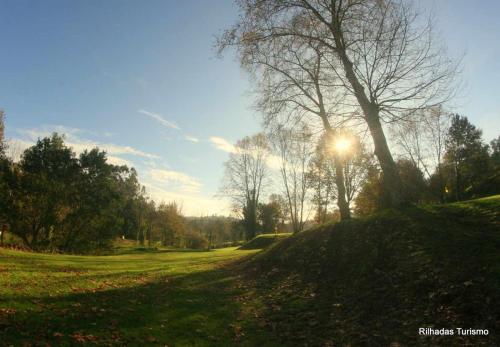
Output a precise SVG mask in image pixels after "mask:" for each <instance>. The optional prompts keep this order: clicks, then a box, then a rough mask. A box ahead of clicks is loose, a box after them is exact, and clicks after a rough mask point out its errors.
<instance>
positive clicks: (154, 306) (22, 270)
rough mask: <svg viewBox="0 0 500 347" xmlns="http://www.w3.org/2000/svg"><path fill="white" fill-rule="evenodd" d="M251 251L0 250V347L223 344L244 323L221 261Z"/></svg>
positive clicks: (256, 338)
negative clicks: (98, 252)
mask: <svg viewBox="0 0 500 347" xmlns="http://www.w3.org/2000/svg"><path fill="white" fill-rule="evenodd" d="M121 251H122V252H125V250H123V249H122V250H121ZM252 253H253V252H252V251H238V250H235V249H234V248H233V249H223V250H217V251H211V252H174V251H158V252H148V253H137V251H135V252H133V253H131V254H121V255H116V256H69V255H49V254H37V253H25V252H19V251H10V250H0V346H1V345H9V344H12V345H15V346H19V345H23V343H24V342H30V341H31V342H37V344H36V345H44V346H45V343H50V344H52V345H67V346H73V345H75V344H77V343H83V344H93V343H98V344H99V345H124V344H127V345H132V346H144V345H161V346H163V345H166V344H168V345H169V346H173V345H175V346H206V345H211V346H226V345H228V346H229V345H234V344H235V343H236V342H238V341H242V342H244V343H245V342H246V344H247V345H250V346H251V345H254V344H262V343H263V342H265V341H267V340H268V338H267V337H266V336H265V335H261V334H253V336H251V338H250V339H249V338H247V337H246V336H243V330H244V329H247V328H248V329H250V328H251V327H250V325H251V322H250V321H247V320H246V319H244V318H243V317H246V315H245V307H244V305H243V303H241V302H239V301H238V300H235V298H236V297H237V296H238V295H239V290H238V289H237V288H236V287H235V285H234V283H235V279H236V278H235V277H234V276H233V274H232V273H230V272H228V271H227V270H226V269H224V268H223V267H222V265H223V264H226V263H228V262H232V261H235V260H237V259H241V258H242V257H244V256H246V255H249V254H252Z"/></svg>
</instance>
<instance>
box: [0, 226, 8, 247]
mask: <svg viewBox="0 0 500 347" xmlns="http://www.w3.org/2000/svg"><path fill="white" fill-rule="evenodd" d="M6 232H7V225H6V224H2V233H1V235H0V246H3V238H4V236H5V233H6Z"/></svg>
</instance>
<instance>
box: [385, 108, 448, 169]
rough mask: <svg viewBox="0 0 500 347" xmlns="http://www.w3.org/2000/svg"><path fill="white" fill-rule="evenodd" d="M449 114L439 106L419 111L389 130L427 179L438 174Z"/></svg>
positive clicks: (404, 152) (443, 150)
mask: <svg viewBox="0 0 500 347" xmlns="http://www.w3.org/2000/svg"><path fill="white" fill-rule="evenodd" d="M449 126H450V114H449V113H448V112H446V111H445V110H444V109H443V107H442V106H441V105H439V106H435V107H430V108H428V109H422V110H419V111H418V112H417V113H416V114H415V115H414V116H413V117H412V118H408V119H405V120H404V121H401V122H398V123H397V124H395V125H394V126H393V127H392V134H393V138H394V141H395V144H396V145H397V146H398V147H399V148H400V149H401V150H402V152H403V155H404V156H405V157H407V158H408V159H409V160H411V161H412V162H413V164H414V165H415V167H417V168H418V169H419V170H422V171H423V172H424V173H425V174H426V176H427V178H430V177H431V176H432V174H433V171H435V172H436V173H438V174H439V171H440V168H441V164H442V161H443V156H444V152H445V139H446V134H447V132H448V128H449Z"/></svg>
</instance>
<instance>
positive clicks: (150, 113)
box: [137, 110, 181, 130]
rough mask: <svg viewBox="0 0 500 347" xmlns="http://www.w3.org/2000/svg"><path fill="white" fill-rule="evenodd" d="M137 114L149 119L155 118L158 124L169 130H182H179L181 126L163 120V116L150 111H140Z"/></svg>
mask: <svg viewBox="0 0 500 347" xmlns="http://www.w3.org/2000/svg"><path fill="white" fill-rule="evenodd" d="M137 112H139V113H141V114H143V115H146V116H148V117H151V118H153V119H154V120H155V121H157V122H158V123H160V124H161V125H163V126H165V127H167V128H171V129H176V130H180V129H181V128H179V126H178V125H177V124H175V123H174V122H171V121H168V120H166V119H165V118H163V117H162V116H161V115H159V114H157V113H153V112H149V111H146V110H138V111H137Z"/></svg>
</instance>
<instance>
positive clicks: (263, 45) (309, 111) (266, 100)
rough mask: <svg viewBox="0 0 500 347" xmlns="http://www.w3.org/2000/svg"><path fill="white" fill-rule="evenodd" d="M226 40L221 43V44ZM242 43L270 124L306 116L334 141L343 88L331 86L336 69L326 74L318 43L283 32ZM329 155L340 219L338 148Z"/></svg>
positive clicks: (345, 214) (345, 213)
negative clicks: (283, 33) (257, 82)
mask: <svg viewBox="0 0 500 347" xmlns="http://www.w3.org/2000/svg"><path fill="white" fill-rule="evenodd" d="M226 43H227V42H226ZM226 43H221V48H224V47H225V44H226ZM240 48H241V49H242V52H241V59H242V64H243V66H244V67H246V68H248V70H249V71H251V72H252V73H253V74H255V75H256V76H258V77H260V80H259V85H258V102H257V107H258V109H259V110H260V111H261V112H262V113H263V114H264V116H265V122H264V123H265V124H266V125H267V126H268V128H273V126H274V129H276V128H279V127H280V126H283V125H286V126H288V127H293V126H294V125H296V124H299V123H301V122H302V121H305V120H306V119H307V122H308V123H311V122H312V123H315V122H316V123H317V122H318V121H319V124H321V126H322V127H323V129H324V131H325V132H326V133H327V137H328V139H329V141H334V139H335V136H336V129H337V127H338V126H339V125H340V124H342V122H343V121H344V117H343V115H342V114H340V113H339V110H338V104H339V102H340V100H342V99H343V98H344V97H345V95H344V94H345V92H343V91H342V90H338V89H337V88H335V83H337V82H338V81H337V78H336V76H335V75H334V74H330V75H327V73H328V72H329V70H328V69H326V68H324V64H326V62H325V59H324V57H323V53H322V51H321V48H320V46H319V45H318V44H316V43H314V42H303V41H301V40H298V39H297V38H296V37H292V36H288V37H287V36H285V37H281V38H275V39H274V40H272V41H261V42H259V43H258V44H255V42H253V41H252V40H243V41H242V42H241V45H240ZM331 155H332V156H333V159H334V162H335V170H336V173H337V174H336V175H335V177H336V178H338V179H337V180H336V182H335V183H336V185H337V191H338V192H339V194H338V197H337V203H338V207H339V210H340V214H341V218H342V219H348V218H350V211H349V208H348V205H347V203H346V198H345V187H344V180H343V178H342V175H343V168H342V162H341V161H340V160H337V159H336V158H337V156H336V153H334V152H332V153H331Z"/></svg>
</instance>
